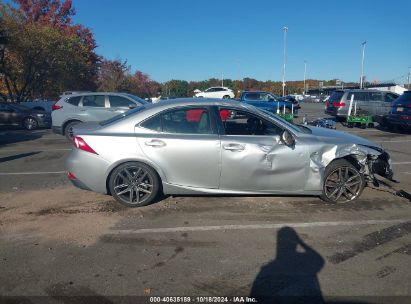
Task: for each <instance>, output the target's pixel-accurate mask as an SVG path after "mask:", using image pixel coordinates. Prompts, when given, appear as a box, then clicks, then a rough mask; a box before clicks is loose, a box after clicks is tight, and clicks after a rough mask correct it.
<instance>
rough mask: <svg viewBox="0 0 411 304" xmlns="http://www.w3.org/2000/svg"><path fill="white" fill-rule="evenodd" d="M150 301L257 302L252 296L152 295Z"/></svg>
mask: <svg viewBox="0 0 411 304" xmlns="http://www.w3.org/2000/svg"><path fill="white" fill-rule="evenodd" d="M150 303H257V299H256V298H252V297H207V296H203V297H202V296H196V297H188V296H184V297H150Z"/></svg>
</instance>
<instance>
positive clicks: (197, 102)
mask: <svg viewBox="0 0 411 304" xmlns="http://www.w3.org/2000/svg"><path fill="white" fill-rule="evenodd" d="M176 106H177V107H178V106H223V107H235V108H240V109H247V110H250V111H253V112H255V108H254V107H253V106H250V105H248V104H246V103H244V102H239V101H236V100H233V99H228V100H227V99H224V100H223V99H219V98H193V97H188V98H176V99H169V100H165V101H161V102H158V103H153V104H147V105H145V108H146V109H147V110H154V111H157V110H163V109H164V110H165V109H169V108H173V107H176Z"/></svg>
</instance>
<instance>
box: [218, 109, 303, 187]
mask: <svg viewBox="0 0 411 304" xmlns="http://www.w3.org/2000/svg"><path fill="white" fill-rule="evenodd" d="M219 111H220V118H221V122H222V126H223V132H224V135H222V136H221V148H222V149H221V164H222V167H221V179H220V189H223V190H236V191H268V192H270V191H274V192H284V193H291V192H300V191H301V190H303V189H304V186H305V183H306V181H307V177H308V173H309V172H308V170H309V158H308V155H307V153H308V152H307V149H304V147H303V146H302V145H300V144H299V143H298V140H297V141H296V144H295V146H294V147H288V146H286V145H284V144H283V143H282V142H281V141H280V135H281V133H282V131H283V128H282V127H280V126H279V125H276V124H275V123H273V122H271V121H268V120H265V119H264V118H262V117H260V116H257V115H255V114H253V113H249V112H246V111H239V110H234V109H229V108H220V109H219ZM227 113H229V114H228V115H227Z"/></svg>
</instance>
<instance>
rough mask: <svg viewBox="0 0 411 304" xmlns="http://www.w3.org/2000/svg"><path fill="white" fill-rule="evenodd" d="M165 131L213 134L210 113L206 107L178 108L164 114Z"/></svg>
mask: <svg viewBox="0 0 411 304" xmlns="http://www.w3.org/2000/svg"><path fill="white" fill-rule="evenodd" d="M162 124H163V132H167V133H183V134H212V133H213V132H212V129H211V123H210V115H209V112H208V110H207V109H204V108H189V109H178V110H173V111H170V112H167V113H165V114H163V115H162Z"/></svg>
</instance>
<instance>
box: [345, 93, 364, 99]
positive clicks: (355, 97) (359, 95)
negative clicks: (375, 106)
mask: <svg viewBox="0 0 411 304" xmlns="http://www.w3.org/2000/svg"><path fill="white" fill-rule="evenodd" d="M352 95H354V101H367V100H368V98H367V93H365V92H354V93H349V94H348V95H347V100H348V101H350V100H351V96H352Z"/></svg>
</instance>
